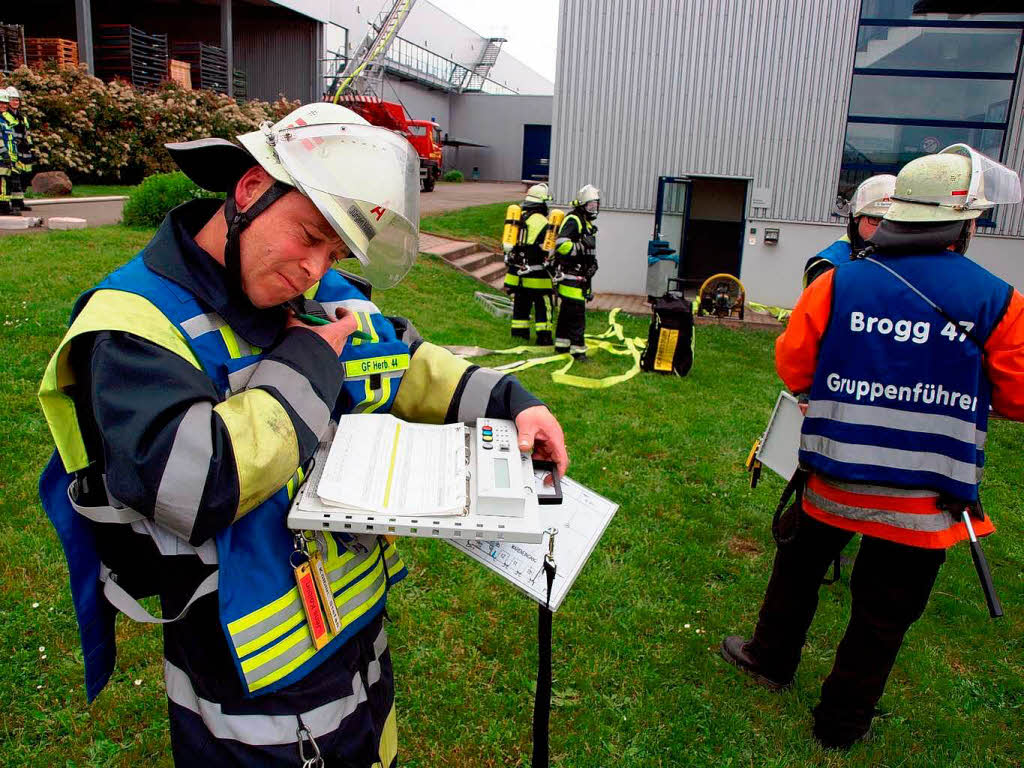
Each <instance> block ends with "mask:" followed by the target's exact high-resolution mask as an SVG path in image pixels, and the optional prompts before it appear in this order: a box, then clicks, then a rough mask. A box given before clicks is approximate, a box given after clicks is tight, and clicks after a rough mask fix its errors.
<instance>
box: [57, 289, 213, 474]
mask: <svg viewBox="0 0 1024 768" xmlns="http://www.w3.org/2000/svg"><path fill="white" fill-rule="evenodd" d="M99 331H121V332H124V333H131V334H133V335H135V336H138V337H140V338H143V339H146V340H147V341H150V342H152V343H153V344H156V345H157V346H159V347H162V348H164V349H166V350H168V351H170V352H174V353H175V354H176V355H178V356H179V357H182V358H184V359H185V360H187V361H188V362H189V363H191V364H192V365H193V366H195V367H196V368H198V369H200V370H201V369H202V366H201V365H200V364H199V360H198V358H197V357H196V356H195V355H194V354H193V353H192V349H191V348H190V347H189V345H188V342H187V341H186V340H185V337H184V336H182V335H181V333H180V332H179V331H178V329H177V328H176V327H175V326H174V324H173V323H172V322H171V321H170V320H168V319H167V318H166V317H165V316H164V314H163V313H162V312H161V311H160V310H159V309H157V308H156V306H154V305H153V304H152V303H150V302H149V301H147V300H146V299H144V298H142V297H141V296H137V295H135V294H134V293H126V292H125V291H115V290H110V289H103V290H100V291H96V292H95V293H94V294H93V295H92V296H91V297H90V298H89V301H88V303H87V304H86V305H85V307H84V308H83V309H82V311H81V312H80V313H79V315H78V317H76V318H75V321H74V322H73V323H72V324H71V327H70V328H69V329H68V331H67V333H66V334H64V338H63V339H62V340H61V342H60V345H59V346H58V347H57V349H56V351H55V352H54V353H53V356H52V357H51V358H50V361H49V362H48V363H47V366H46V371H45V372H44V373H43V380H42V382H40V385H39V393H38V396H39V404H40V405H41V406H42V409H43V415H44V416H45V417H46V423H47V424H48V425H49V427H50V433H51V434H52V435H53V440H54V443H55V444H56V446H57V451H58V453H60V457H61V461H62V462H63V463H64V468H65V469H66V470H67V471H68V472H75V471H77V470H79V469H83V468H85V467H86V466H88V465H89V461H90V459H89V456H88V454H87V452H86V449H85V441H84V440H83V439H82V434H81V431H80V429H79V425H78V413H77V410H76V409H75V403H74V401H73V400H72V399H71V398H70V397H68V396H67V395H66V394H65V390H66V389H67V388H69V387H71V386H73V385H74V384H75V374H74V371H73V370H72V368H71V361H70V356H69V352H70V349H71V342H72V340H74V339H75V338H77V337H79V336H82V335H84V334H87V333H97V332H99Z"/></svg>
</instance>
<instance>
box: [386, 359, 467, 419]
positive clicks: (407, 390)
mask: <svg viewBox="0 0 1024 768" xmlns="http://www.w3.org/2000/svg"><path fill="white" fill-rule="evenodd" d="M469 366H470V363H469V362H468V361H466V360H463V359H461V358H458V357H456V356H455V355H453V354H452V353H451V352H449V351H448V350H446V349H444V348H443V347H438V346H436V345H434V344H431V343H429V342H423V343H422V344H420V345H419V346H418V347H417V348H416V354H415V355H413V356H412V360H411V361H410V363H409V371H408V372H407V373H406V374H405V376H404V377H403V379H402V386H401V387H399V388H398V394H397V395H396V396H395V402H394V405H392V407H391V412H392V413H394V414H395V416H397V417H398V418H400V419H405V420H406V421H417V422H420V423H421V424H440V423H442V422H443V421H444V417H445V415H446V414H447V413H448V407H449V405H450V404H451V401H452V397H453V396H454V395H455V389H456V387H458V385H459V381H460V380H461V379H462V375H463V374H464V373H465V372H466V369H467V368H469Z"/></svg>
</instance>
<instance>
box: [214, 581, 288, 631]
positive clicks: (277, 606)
mask: <svg viewBox="0 0 1024 768" xmlns="http://www.w3.org/2000/svg"><path fill="white" fill-rule="evenodd" d="M298 597H299V590H298V588H297V587H292V588H291V589H290V590H288V591H287V592H285V593H284V594H283V595H281V597H279V598H277V600H275V601H274V602H272V603H268V604H267V605H265V606H263V607H262V608H260V609H258V610H255V611H253V612H252V613H250V614H248V615H246V616H243V617H242V618H240V619H235V620H234V621H232V622H230V623H229V624H228V632H229V633H230V634H232V635H237V634H238V633H239V632H242V631H243V630H246V629H249V627H254V626H256V625H257V624H259V623H260V622H261V621H263V620H264V619H268V618H270V617H271V616H273V615H274V614H275V613H279V612H280V611H281V610H283V609H285V608H287V607H288V605H289V603H293V602H295V600H297V599H298Z"/></svg>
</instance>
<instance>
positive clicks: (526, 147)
mask: <svg viewBox="0 0 1024 768" xmlns="http://www.w3.org/2000/svg"><path fill="white" fill-rule="evenodd" d="M550 157H551V126H550V125H524V126H523V176H522V179H523V181H529V180H534V181H547V180H548V173H549V172H550V168H549V158H550Z"/></svg>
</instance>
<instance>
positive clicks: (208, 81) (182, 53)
mask: <svg viewBox="0 0 1024 768" xmlns="http://www.w3.org/2000/svg"><path fill="white" fill-rule="evenodd" d="M171 53H172V55H173V56H174V58H175V59H177V60H179V61H187V62H188V63H189V64H191V65H192V85H193V86H194V87H197V88H204V89H206V90H209V91H217V92H218V93H227V92H228V55H227V54H226V53H225V52H224V50H223V49H222V48H218V47H217V46H215V45H208V44H207V43H174V44H173V45H172V46H171Z"/></svg>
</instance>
